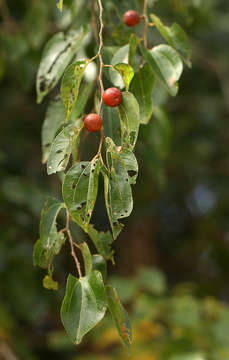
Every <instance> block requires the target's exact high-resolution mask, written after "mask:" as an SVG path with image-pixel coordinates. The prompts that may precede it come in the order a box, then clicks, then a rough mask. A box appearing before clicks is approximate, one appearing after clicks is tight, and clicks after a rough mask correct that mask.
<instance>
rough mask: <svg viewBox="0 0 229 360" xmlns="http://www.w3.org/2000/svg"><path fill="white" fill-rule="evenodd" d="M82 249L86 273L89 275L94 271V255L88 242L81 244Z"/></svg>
mask: <svg viewBox="0 0 229 360" xmlns="http://www.w3.org/2000/svg"><path fill="white" fill-rule="evenodd" d="M80 249H81V252H82V255H83V260H84V268H85V274H86V275H88V274H89V273H90V272H91V271H92V256H91V253H90V250H89V247H88V245H87V243H86V242H83V243H82V244H80Z"/></svg>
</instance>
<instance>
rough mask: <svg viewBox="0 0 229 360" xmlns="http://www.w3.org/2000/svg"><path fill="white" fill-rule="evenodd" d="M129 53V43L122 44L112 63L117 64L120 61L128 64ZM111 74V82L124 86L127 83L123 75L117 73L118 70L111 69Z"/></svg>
mask: <svg viewBox="0 0 229 360" xmlns="http://www.w3.org/2000/svg"><path fill="white" fill-rule="evenodd" d="M128 54H129V44H127V45H124V46H122V47H121V48H119V49H118V51H117V52H116V53H115V54H114V56H113V58H112V60H111V65H112V66H115V65H117V64H120V63H124V64H128ZM109 75H110V79H111V82H112V83H113V85H114V86H117V87H120V88H124V86H125V84H124V82H123V80H122V78H121V75H119V74H118V73H117V71H115V70H113V69H110V70H109Z"/></svg>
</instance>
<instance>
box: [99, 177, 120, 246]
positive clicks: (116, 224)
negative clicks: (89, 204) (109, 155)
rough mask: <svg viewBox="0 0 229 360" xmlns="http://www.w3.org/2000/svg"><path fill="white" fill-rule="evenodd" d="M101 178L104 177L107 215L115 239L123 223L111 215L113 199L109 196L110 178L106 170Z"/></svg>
mask: <svg viewBox="0 0 229 360" xmlns="http://www.w3.org/2000/svg"><path fill="white" fill-rule="evenodd" d="M103 179H104V197H105V204H106V209H107V215H108V218H109V221H110V226H111V230H112V234H113V238H114V240H115V239H117V237H118V236H119V234H120V232H121V231H122V228H123V225H122V224H121V223H119V222H118V221H117V219H116V217H114V216H113V212H112V210H113V208H112V206H111V203H112V201H113V199H112V197H111V183H110V178H109V176H108V174H107V172H105V171H103Z"/></svg>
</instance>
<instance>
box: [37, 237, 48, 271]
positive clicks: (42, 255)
mask: <svg viewBox="0 0 229 360" xmlns="http://www.w3.org/2000/svg"><path fill="white" fill-rule="evenodd" d="M49 262H50V261H49V259H48V258H47V256H46V250H45V249H44V248H43V246H41V241H40V239H38V240H37V241H36V243H35V245H34V247H33V265H34V266H40V267H42V268H44V269H46V268H47V267H48V265H49Z"/></svg>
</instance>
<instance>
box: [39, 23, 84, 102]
mask: <svg viewBox="0 0 229 360" xmlns="http://www.w3.org/2000/svg"><path fill="white" fill-rule="evenodd" d="M86 32H87V29H86V28H85V29H83V28H81V29H80V30H71V31H69V32H68V33H67V34H66V35H64V33H62V32H60V33H58V34H55V35H54V36H53V37H52V38H51V39H50V40H49V41H48V43H47V44H46V46H45V48H44V51H43V54H42V58H41V62H40V66H39V69H38V73H37V85H36V87H37V102H38V103H40V102H41V101H42V99H43V97H44V96H45V95H47V94H48V93H49V92H50V90H52V89H53V87H54V86H55V85H56V84H57V82H58V80H59V79H60V77H61V76H62V74H63V72H64V70H65V68H66V66H67V65H68V64H69V62H70V61H71V59H72V58H73V56H74V54H75V52H76V51H77V49H78V48H79V47H80V45H81V42H82V40H83V37H84V35H85V34H86Z"/></svg>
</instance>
